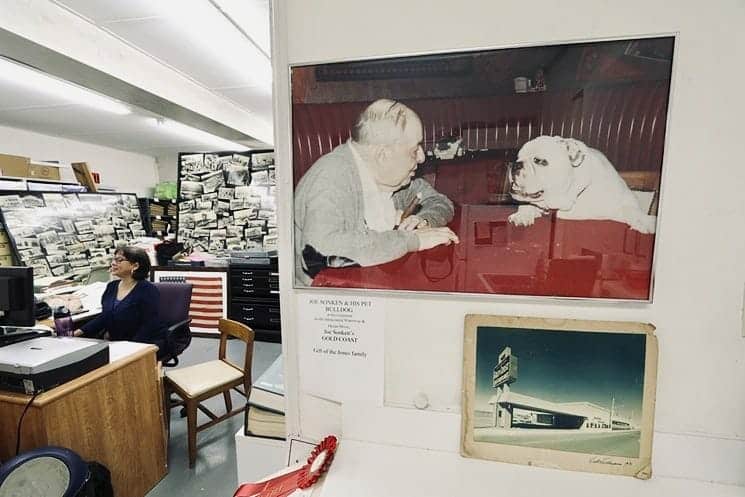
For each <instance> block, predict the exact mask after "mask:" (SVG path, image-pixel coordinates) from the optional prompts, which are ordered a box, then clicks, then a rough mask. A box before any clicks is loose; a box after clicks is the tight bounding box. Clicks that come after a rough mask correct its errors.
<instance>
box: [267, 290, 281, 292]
mask: <svg viewBox="0 0 745 497" xmlns="http://www.w3.org/2000/svg"><path fill="white" fill-rule="evenodd" d="M269 293H279V290H269Z"/></svg>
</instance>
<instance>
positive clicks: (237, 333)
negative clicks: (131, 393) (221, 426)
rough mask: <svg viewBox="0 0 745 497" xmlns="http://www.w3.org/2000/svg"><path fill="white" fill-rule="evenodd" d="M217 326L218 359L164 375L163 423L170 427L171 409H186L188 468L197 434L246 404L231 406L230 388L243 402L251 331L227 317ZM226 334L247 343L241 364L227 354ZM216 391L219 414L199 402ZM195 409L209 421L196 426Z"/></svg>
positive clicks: (247, 385)
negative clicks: (219, 399)
mask: <svg viewBox="0 0 745 497" xmlns="http://www.w3.org/2000/svg"><path fill="white" fill-rule="evenodd" d="M218 329H219V330H220V348H219V351H218V358H217V360H215V361H209V362H203V363H201V364H196V365H194V366H189V367H185V368H177V369H172V370H168V371H166V372H165V375H164V378H163V387H164V397H165V399H166V402H167V406H166V426H170V423H171V408H173V407H177V406H184V407H185V408H186V426H187V431H188V435H189V467H190V468H191V467H193V466H194V463H195V462H196V459H197V433H198V432H200V431H202V430H205V429H207V428H209V427H211V426H214V425H215V424H217V423H219V422H220V421H224V420H226V419H228V418H230V417H231V416H235V415H236V414H240V413H242V412H243V411H245V410H246V405H247V404H246V403H244V404H243V406H241V407H239V408H237V409H233V403H232V399H231V398H230V391H231V390H235V391H236V392H238V393H239V394H241V395H243V396H244V397H245V398H246V401H248V396H249V395H250V393H251V363H252V361H253V346H254V331H253V330H252V329H251V328H249V327H248V326H246V325H244V324H241V323H239V322H237V321H232V320H230V319H220V322H219V325H218ZM229 337H233V338H237V339H238V340H241V341H243V342H245V344H246V353H245V358H244V361H243V365H241V366H239V365H237V364H235V363H233V362H231V361H230V360H229V359H227V357H226V351H227V342H228V338H229ZM241 386H242V387H243V388H242V389H241V388H240V387H241ZM172 394H175V395H177V396H178V397H180V398H181V400H180V401H177V402H171V401H170V399H171V396H172ZM219 394H222V395H223V398H224V399H225V410H226V412H225V414H223V415H221V416H218V415H216V414H215V413H213V412H212V411H210V410H209V409H208V408H207V407H205V406H204V405H202V402H203V401H205V400H207V399H210V398H212V397H215V396H217V395H219ZM197 409H198V410H200V411H202V412H203V413H205V414H206V415H207V416H209V418H210V421H207V422H206V423H204V424H202V425H197Z"/></svg>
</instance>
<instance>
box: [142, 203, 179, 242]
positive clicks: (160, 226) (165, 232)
mask: <svg viewBox="0 0 745 497" xmlns="http://www.w3.org/2000/svg"><path fill="white" fill-rule="evenodd" d="M140 210H141V212H142V219H143V221H144V223H145V231H147V232H148V235H149V236H153V237H158V238H167V237H169V236H171V235H173V234H175V233H176V223H177V212H178V204H177V202H176V200H175V199H160V198H157V197H156V198H141V199H140Z"/></svg>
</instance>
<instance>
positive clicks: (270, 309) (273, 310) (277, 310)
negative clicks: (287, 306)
mask: <svg viewBox="0 0 745 497" xmlns="http://www.w3.org/2000/svg"><path fill="white" fill-rule="evenodd" d="M269 312H270V313H272V314H279V309H274V308H271V307H270V308H269Z"/></svg>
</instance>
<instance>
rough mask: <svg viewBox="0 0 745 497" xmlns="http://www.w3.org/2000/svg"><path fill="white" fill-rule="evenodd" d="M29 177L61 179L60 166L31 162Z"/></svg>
mask: <svg viewBox="0 0 745 497" xmlns="http://www.w3.org/2000/svg"><path fill="white" fill-rule="evenodd" d="M28 177H29V178H36V179H53V180H57V181H59V178H60V173H59V167H57V166H55V165H52V164H45V163H43V162H31V163H29V165H28Z"/></svg>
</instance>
